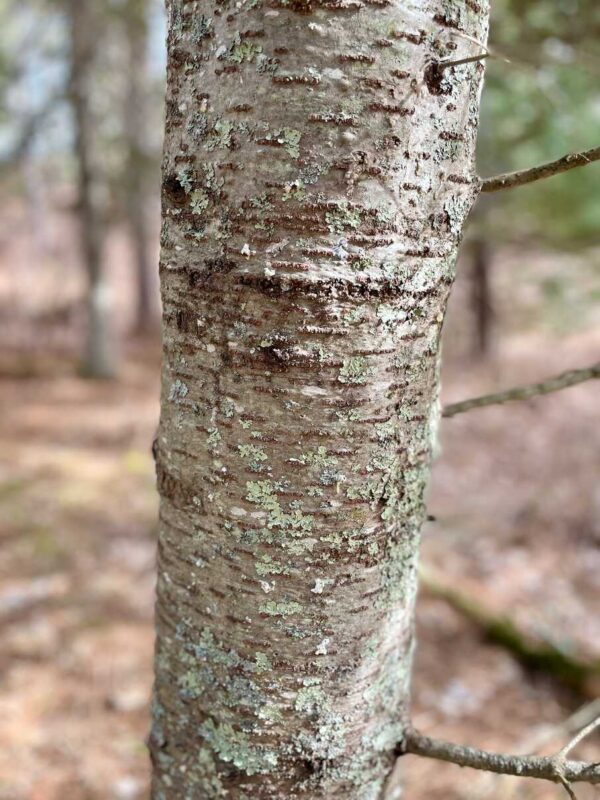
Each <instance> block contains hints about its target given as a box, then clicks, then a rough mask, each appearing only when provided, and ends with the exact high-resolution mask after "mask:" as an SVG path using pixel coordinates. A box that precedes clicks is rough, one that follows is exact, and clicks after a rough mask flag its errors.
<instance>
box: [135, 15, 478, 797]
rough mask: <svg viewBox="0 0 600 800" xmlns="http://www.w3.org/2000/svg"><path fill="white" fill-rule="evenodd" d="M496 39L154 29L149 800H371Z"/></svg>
mask: <svg viewBox="0 0 600 800" xmlns="http://www.w3.org/2000/svg"><path fill="white" fill-rule="evenodd" d="M487 16H488V10H487V2H486V0H483V2H482V0H479V1H478V2H464V3H462V2H461V3H452V2H448V0H419V2H414V3H410V4H409V3H400V2H393V3H381V2H375V1H374V0H372V1H371V2H369V0H366V1H365V0H339V1H337V0H336V2H329V0H312V1H311V0H281V1H280V2H278V1H275V2H268V3H267V2H261V1H260V0H259V2H254V3H242V4H240V3H237V4H235V3H228V2H226V3H222V2H215V3H211V2H208V0H205V2H202V3H199V2H183V0H171V2H170V3H169V65H168V90H167V120H166V131H167V137H166V150H165V162H164V177H163V215H164V225H163V235H162V247H163V249H162V261H161V276H162V278H161V279H162V297H163V304H164V330H165V338H164V369H163V389H162V415H161V423H160V429H159V433H158V438H157V442H156V447H155V453H156V457H157V470H158V479H159V487H160V491H161V497H162V499H161V512H160V517H161V530H160V542H159V581H158V602H157V629H158V642H157V652H156V685H155V704H154V725H153V730H152V734H151V738H150V745H151V751H152V755H153V761H154V767H155V769H154V784H153V797H154V798H156V799H157V800H175V798H177V800H180V799H181V798H201V797H203V798H217V797H230V798H250V797H252V798H255V797H264V798H267V797H268V798H289V797H306V798H309V797H310V798H317V797H327V798H333V797H339V798H342V797H343V798H345V799H346V800H354V799H355V798H356V799H358V798H361V799H364V800H366V798H379V797H384V796H386V795H389V792H388V791H387V789H386V786H387V785H388V784H389V777H390V773H391V771H392V768H393V766H394V763H395V759H396V756H397V753H398V752H399V751H401V749H402V743H403V741H404V738H405V735H406V732H407V730H408V705H409V698H410V689H409V685H410V670H411V653H412V649H413V610H414V597H415V590H416V582H417V579H416V566H417V559H418V546H419V532H420V528H421V523H422V521H423V518H424V501H423V494H424V490H425V487H426V484H427V480H428V476H429V469H430V457H431V443H432V441H433V440H434V439H435V436H436V427H437V421H438V416H439V411H438V399H437V398H438V368H439V340H440V331H441V326H442V321H443V318H444V313H445V307H446V301H447V297H448V292H449V289H450V286H451V284H452V280H453V276H454V264H455V258H456V252H457V247H458V243H459V240H460V236H461V231H462V228H463V224H464V221H465V218H466V215H467V213H468V211H469V209H470V207H471V204H472V202H473V200H474V198H475V196H476V193H477V189H478V181H477V179H476V177H475V175H474V149H475V137H476V128H477V117H478V98H479V92H480V88H481V77H482V72H483V67H482V65H481V64H480V63H478V62H472V63H467V64H461V65H459V66H453V65H452V63H451V62H452V61H453V60H454V59H460V58H463V57H465V56H473V55H477V54H479V53H481V50H482V46H481V45H480V44H478V43H479V42H482V41H484V40H485V38H486V28H487Z"/></svg>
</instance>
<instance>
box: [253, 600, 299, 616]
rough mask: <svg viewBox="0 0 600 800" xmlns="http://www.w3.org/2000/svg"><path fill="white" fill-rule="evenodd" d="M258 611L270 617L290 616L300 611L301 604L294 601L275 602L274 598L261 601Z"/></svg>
mask: <svg viewBox="0 0 600 800" xmlns="http://www.w3.org/2000/svg"><path fill="white" fill-rule="evenodd" d="M260 611H261V612H262V613H263V614H268V615H269V616H270V617H291V616H293V615H294V614H299V613H300V612H301V611H302V606H301V605H300V603H296V602H295V601H288V602H281V603H277V602H276V601H275V600H270V601H269V602H268V603H263V605H262V606H261V607H260Z"/></svg>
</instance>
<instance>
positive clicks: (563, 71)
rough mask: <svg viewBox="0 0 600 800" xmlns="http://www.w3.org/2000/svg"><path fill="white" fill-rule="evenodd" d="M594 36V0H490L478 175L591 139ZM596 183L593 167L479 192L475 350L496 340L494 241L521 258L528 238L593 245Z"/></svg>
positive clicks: (596, 128) (597, 106)
mask: <svg viewBox="0 0 600 800" xmlns="http://www.w3.org/2000/svg"><path fill="white" fill-rule="evenodd" d="M599 36H600V5H599V4H598V3H597V2H595V0H494V2H493V3H492V27H491V38H490V45H491V49H492V52H493V53H494V55H495V56H496V57H495V58H494V59H493V60H492V61H491V62H490V63H489V64H488V71H487V80H486V87H485V92H484V95H483V103H482V112H481V128H480V135H479V151H478V157H479V170H480V174H482V175H484V176H486V175H494V174H496V173H500V172H508V171H513V170H517V169H524V168H526V167H528V166H532V165H534V164H537V163H539V162H544V161H550V160H552V159H554V158H556V157H558V156H560V155H562V154H563V153H568V152H574V151H578V150H585V149H587V148H590V147H592V146H594V145H596V144H597V142H598V138H599V134H600V94H599V93H598V86H599V85H600V84H599V79H600V47H599V42H600V38H599ZM502 59H507V60H508V63H507V61H504V60H502ZM597 187H598V168H597V167H592V168H591V169H583V170H576V171H572V172H570V173H567V174H564V175H562V176H561V177H560V178H555V179H553V180H550V181H542V182H539V183H534V184H531V185H530V186H527V187H523V188H520V189H519V190H518V191H506V192H501V193H499V194H495V195H491V196H482V197H481V198H480V200H479V203H478V206H477V208H476V210H475V213H474V215H473V218H472V225H471V230H470V237H469V239H470V241H469V242H468V244H467V251H468V252H470V253H471V267H470V272H471V306H472V314H473V330H472V351H473V352H474V353H475V355H479V356H482V355H483V356H485V355H489V353H490V347H491V344H492V341H493V332H492V327H493V322H494V299H493V288H492V287H493V281H492V280H491V276H490V269H491V267H492V261H493V259H494V251H495V249H497V248H498V247H499V246H502V245H503V244H517V245H520V246H521V247H522V248H523V251H524V257H526V253H527V250H528V248H530V247H531V244H532V243H533V242H534V243H535V246H536V247H538V248H552V249H559V250H573V249H579V248H582V247H592V246H593V245H597V244H598V241H599V238H598V237H599V226H598V220H599V219H600V193H599V192H598V189H597ZM469 245H470V247H469ZM567 280H568V277H567ZM561 289H562V287H561V285H560V281H559V282H558V283H557V282H555V281H553V280H549V281H548V283H547V284H546V286H545V291H547V292H548V294H550V295H551V294H553V293H554V294H556V295H558V296H560V295H561V294H562V292H561Z"/></svg>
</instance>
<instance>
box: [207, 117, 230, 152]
mask: <svg viewBox="0 0 600 800" xmlns="http://www.w3.org/2000/svg"><path fill="white" fill-rule="evenodd" d="M234 130H235V124H234V123H233V122H230V121H229V120H226V119H219V120H217V121H216V122H215V124H214V125H213V129H212V132H211V134H210V136H209V137H208V139H207V141H206V149H207V150H217V149H219V148H221V149H224V150H226V149H228V148H230V147H231V144H232V139H231V137H232V135H233V132H234Z"/></svg>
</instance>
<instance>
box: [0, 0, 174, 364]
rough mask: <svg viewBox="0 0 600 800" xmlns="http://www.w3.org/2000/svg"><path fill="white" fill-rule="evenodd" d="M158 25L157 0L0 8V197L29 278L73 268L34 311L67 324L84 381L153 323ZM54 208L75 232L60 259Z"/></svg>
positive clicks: (37, 1) (62, 0)
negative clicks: (120, 248)
mask: <svg viewBox="0 0 600 800" xmlns="http://www.w3.org/2000/svg"><path fill="white" fill-rule="evenodd" d="M163 16H164V12H163V8H162V3H161V2H160V0H25V1H24V2H13V1H12V0H3V1H2V3H1V4H0V24H1V25H2V31H3V34H2V39H1V41H0V164H1V168H2V169H1V172H0V191H1V192H3V193H6V196H7V197H10V204H11V205H12V206H13V207H16V206H17V205H18V204H19V200H20V201H21V203H22V204H23V206H24V208H25V212H26V214H25V215H26V219H27V221H28V224H29V226H30V236H31V239H32V244H35V248H34V249H32V250H31V253H30V256H31V261H30V267H31V268H32V269H34V267H35V272H36V273H37V274H38V275H39V274H40V273H41V272H43V271H44V270H45V269H46V271H50V272H52V268H51V264H50V262H56V260H57V259H58V260H61V259H66V260H69V258H73V257H74V258H75V259H76V260H77V261H79V263H80V269H81V271H82V275H83V276H84V277H86V280H85V286H86V287H87V288H86V289H85V291H83V287H80V289H79V291H78V292H75V294H76V295H77V296H76V297H71V298H69V299H67V298H66V297H64V296H62V297H61V294H63V292H64V286H61V281H60V278H59V279H58V281H56V295H57V297H56V303H55V306H54V307H51V308H47V309H38V312H39V313H41V314H42V316H43V317H44V319H46V321H47V320H48V317H51V316H54V317H55V318H56V320H57V321H60V322H66V321H68V322H72V323H75V324H76V327H78V329H79V330H80V333H81V338H82V339H83V340H84V342H85V344H84V345H83V347H82V348H81V354H80V355H81V365H82V370H83V372H84V373H86V374H88V375H89V376H96V377H109V376H112V375H114V374H115V372H116V368H117V355H116V353H117V350H116V341H117V339H118V338H119V337H120V336H122V335H123V333H125V332H136V333H148V332H150V331H152V330H155V329H156V328H157V324H158V323H157V321H158V302H157V300H158V292H157V286H158V281H157V277H156V268H155V264H156V258H155V254H156V241H157V229H158V216H159V215H158V206H159V199H158V196H159V163H160V148H161V138H162V84H163V75H162V70H163V67H164V54H163V41H162V38H163V27H164V18H163ZM65 210H69V211H70V216H71V221H72V222H76V224H77V226H78V228H79V231H80V236H79V239H80V246H79V252H78V254H75V255H74V254H73V253H69V256H68V257H67V255H66V252H65V249H69V248H65V242H64V240H63V241H60V239H61V237H60V236H59V237H58V239H59V241H56V238H57V237H56V236H55V237H54V241H53V242H51V239H52V238H53V237H51V236H50V234H49V230H50V229H51V228H56V226H54V225H52V224H51V223H50V220H51V218H52V217H53V216H54V215H55V214H56V213H60V212H64V211H65ZM115 230H122V231H123V233H124V234H126V236H127V237H128V239H129V242H128V245H127V250H128V255H127V261H128V262H129V264H130V265H131V267H130V270H131V280H132V290H131V294H132V296H133V298H134V301H133V307H132V308H131V310H130V313H129V319H128V320H127V322H126V323H122V324H121V323H120V321H119V319H118V318H119V316H120V314H121V311H122V309H120V308H119V298H118V295H119V292H120V289H121V287H120V286H115V282H114V275H113V276H112V277H111V268H110V264H109V263H106V262H107V260H109V261H110V259H111V255H112V254H111V250H110V245H109V241H110V239H111V235H112V234H113V233H114V231H115ZM55 277H56V276H55ZM84 295H85V299H84ZM115 295H117V296H116V297H115ZM59 298H60V299H59ZM47 299H49V300H50V301H52V297H51V296H50V298H47ZM84 309H85V313H84ZM21 310H23V309H21ZM115 323H116V325H115ZM84 328H85V329H86V330H87V332H86V333H84ZM80 340H81V339H80Z"/></svg>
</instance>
